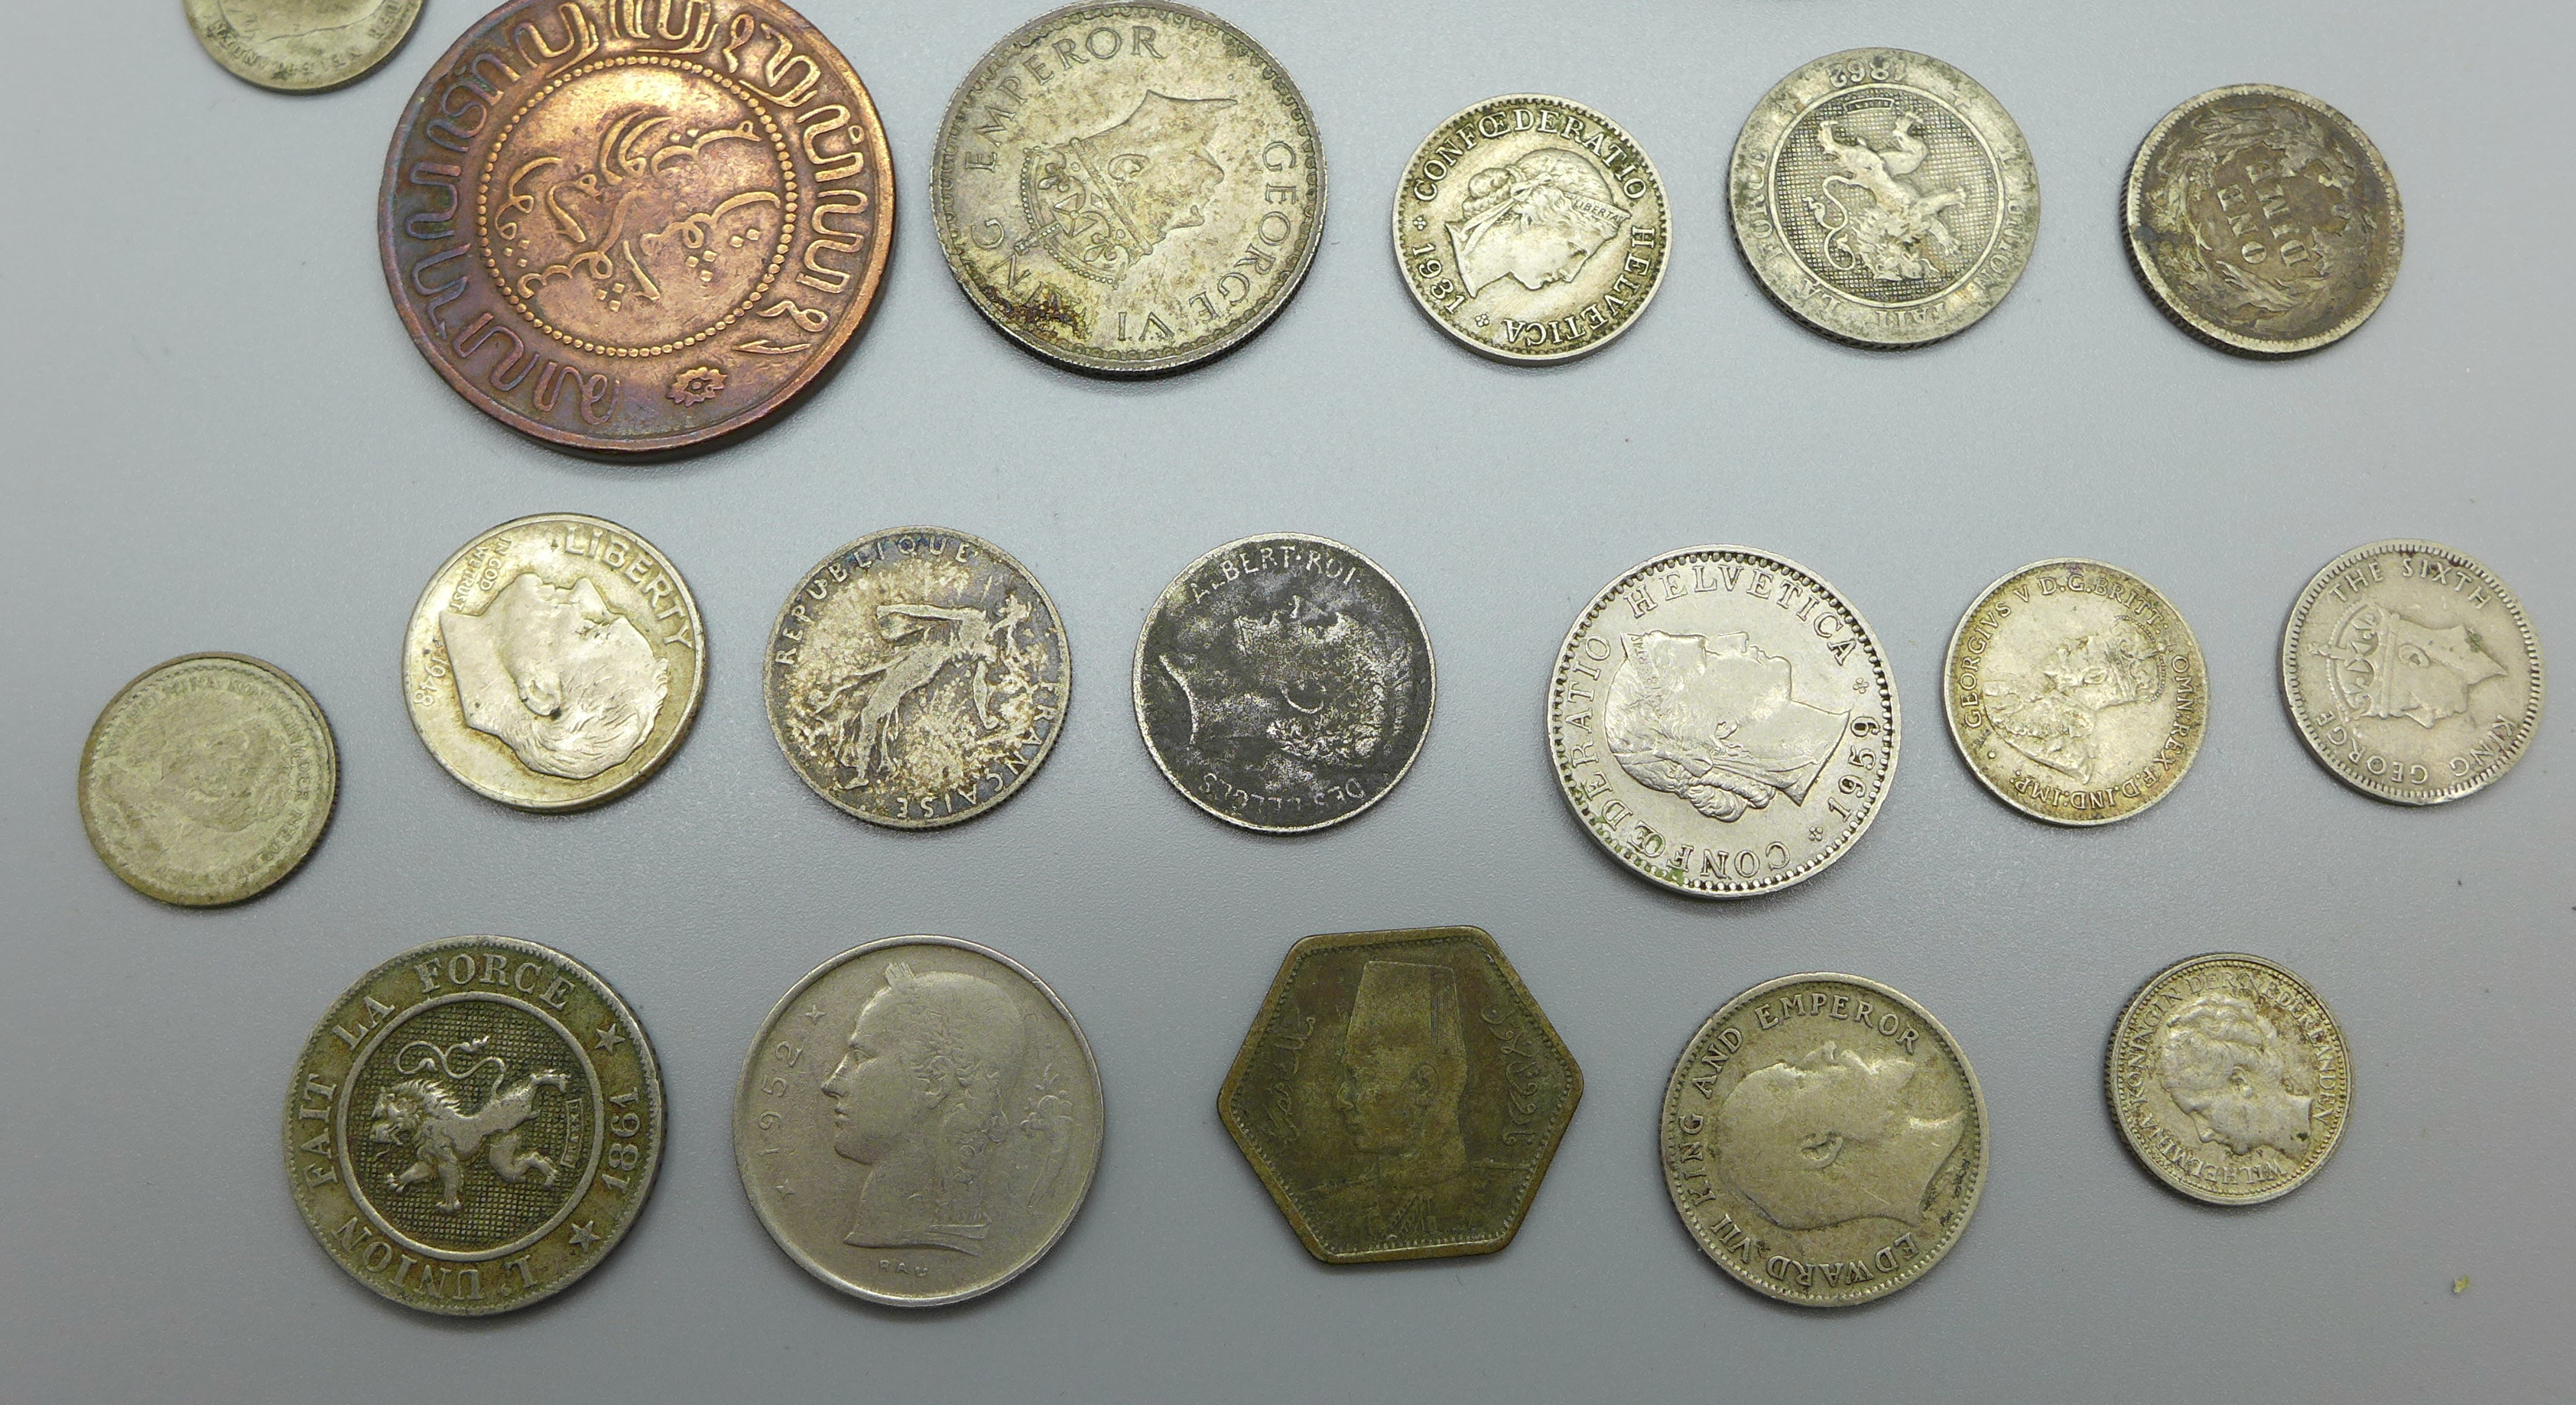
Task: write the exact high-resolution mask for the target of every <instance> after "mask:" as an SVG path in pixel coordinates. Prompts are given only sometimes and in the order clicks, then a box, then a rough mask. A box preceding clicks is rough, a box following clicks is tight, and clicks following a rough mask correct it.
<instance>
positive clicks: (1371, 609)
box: [1135, 532, 1435, 834]
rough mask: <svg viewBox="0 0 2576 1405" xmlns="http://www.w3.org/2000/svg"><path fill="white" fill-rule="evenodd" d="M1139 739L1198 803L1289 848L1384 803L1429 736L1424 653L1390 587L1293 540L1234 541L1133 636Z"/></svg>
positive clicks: (1415, 622)
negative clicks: (1305, 835) (1286, 841)
mask: <svg viewBox="0 0 2576 1405" xmlns="http://www.w3.org/2000/svg"><path fill="white" fill-rule="evenodd" d="M1135 690H1136V726H1137V728H1138V729H1139V730H1141V731H1142V732H1143V733H1144V734H1145V750H1147V751H1148V752H1150V753H1152V754H1153V757H1154V764H1155V765H1156V766H1158V767H1160V768H1162V772H1163V777H1164V779H1166V780H1169V781H1170V782H1171V783H1172V785H1173V786H1174V787H1175V788H1177V789H1178V790H1179V791H1180V792H1181V794H1183V795H1186V796H1188V797H1189V799H1190V803H1191V804H1194V805H1196V806H1198V807H1199V808H1200V809H1202V810H1205V811H1207V812H1208V813H1209V814H1211V815H1214V816H1216V817H1217V818H1218V819H1221V820H1224V821H1225V822H1226V823H1228V824H1236V825H1241V826H1243V827H1244V828H1245V829H1258V830H1264V831H1267V832H1269V833H1273V834H1294V833H1298V832H1300V831H1304V830H1310V829H1322V828H1323V827H1324V826H1326V825H1331V824H1339V823H1341V822H1342V821H1343V820H1346V819H1349V818H1350V817H1351V816H1353V815H1356V814H1358V813H1359V812H1360V811H1362V810H1365V809H1367V808H1368V807H1370V806H1371V805H1374V804H1376V803H1377V802H1378V801H1379V800H1380V799H1381V798H1383V797H1384V796H1385V795H1386V793H1387V792H1388V791H1390V790H1393V789H1394V788H1395V783H1396V782H1397V781H1400V780H1402V779H1404V773H1405V771H1406V770H1408V769H1409V768H1411V766H1412V765H1413V758H1414V757H1415V756H1416V755H1417V754H1419V753H1420V752H1421V750H1422V740H1423V737H1424V736H1425V735H1426V734H1427V733H1428V732H1429V731H1430V728H1431V705H1432V699H1433V695H1434V692H1435V689H1434V687H1433V678H1432V666H1431V640H1430V638H1429V636H1427V635H1426V634H1425V633H1424V632H1423V628H1422V617H1421V616H1420V615H1419V614H1416V613H1415V612H1414V609H1413V601H1412V600H1411V599H1410V598H1409V597H1407V596H1406V595H1405V593H1404V588H1403V587H1401V586H1399V585H1397V584H1396V583H1395V578H1394V577H1392V576H1389V575H1388V574H1387V573H1386V572H1384V571H1382V570H1379V569H1378V566H1377V563H1376V562H1374V561H1371V560H1369V559H1368V558H1367V557H1365V556H1362V555H1360V554H1359V553H1358V552H1356V551H1353V550H1351V549H1350V548H1349V547H1347V546H1344V545H1342V544H1341V543H1340V542H1337V541H1329V540H1327V539H1325V538H1323V537H1310V536H1305V535H1302V534H1300V533H1296V532H1277V533H1273V534H1270V535H1268V536H1259V537H1245V538H1243V539H1242V540H1241V541H1232V542H1227V543H1226V544H1225V545H1223V546H1221V547H1218V548H1217V549H1216V550H1214V551H1211V552H1209V553H1208V554H1207V555H1205V556H1202V557H1200V558H1199V559H1198V560H1196V561H1194V562H1192V563H1190V568H1189V569H1188V570H1186V571H1183V572H1181V574H1180V575H1179V577H1177V578H1176V579H1174V580H1173V582H1172V583H1171V584H1170V585H1168V586H1165V587H1164V588H1163V593H1162V594H1161V595H1160V596H1159V597H1157V598H1156V599H1155V601H1154V607H1153V609H1151V610H1149V611H1147V612H1146V615H1145V628H1144V629H1143V631H1142V632H1140V633H1139V634H1138V635H1137V636H1136V669H1135Z"/></svg>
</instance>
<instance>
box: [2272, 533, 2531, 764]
mask: <svg viewBox="0 0 2576 1405" xmlns="http://www.w3.org/2000/svg"><path fill="white" fill-rule="evenodd" d="M2543 683H2544V680H2543V678H2542V676H2541V663H2540V636H2539V635H2537V634H2534V633H2533V632H2532V629H2531V619H2530V617H2529V616H2527V615H2525V614H2523V612H2522V602H2521V601H2519V600H2516V599H2515V598H2514V596H2513V592H2512V591H2510V590H2507V589H2505V585H2504V582H2503V581H2500V580H2498V579H2496V575H2495V572H2493V571H2490V570H2488V569H2487V568H2486V567H2485V566H2484V565H2482V564H2480V563H2479V562H2478V561H2477V559H2476V558H2474V557H2471V556H2468V555H2466V554H2465V553H2462V552H2457V551H2453V550H2452V549H2451V548H2449V547H2447V546H2437V545H2435V544H2434V543H2432V542H2423V541H2384V542H2372V543H2370V544H2369V545H2368V546H2357V547H2354V548H2353V549H2352V550H2350V551H2347V552H2345V553H2344V554H2343V555H2341V556H2338V557H2336V558H2335V559H2334V560H2333V561H2332V562H2329V563H2328V564H2327V566H2326V568H2325V569H2324V570H2322V571H2319V572H2317V574H2316V579H2314V580H2311V581H2309V582H2308V588H2307V589H2305V590H2302V591H2300V592H2299V599H2298V603H2297V604H2295V605H2292V606H2291V607H2290V624H2289V628H2287V629H2286V630H2284V631H2282V634H2281V692H2282V694H2283V696H2285V697H2287V698H2288V699H2289V703H2290V720H2291V721H2292V722H2294V723H2296V724H2297V725H2298V728H2299V735H2300V736H2301V737H2302V738H2304V739H2306V741H2307V743H2308V750H2310V751H2312V752H2315V753H2316V757H2317V759H2318V760H2319V761H2322V762H2324V763H2325V767H2326V769H2327V770H2329V771H2332V772H2334V773H2335V774H2336V775H2337V776H2340V777H2342V778H2343V779H2344V780H2345V781H2346V782H2348V783H2350V784H2351V785H2352V786H2353V787H2354V788H2355V789H2358V790H2362V791H2366V792H2368V793H2369V794H2372V795H2376V796H2378V797H2379V798H2380V799H2382V800H2394V801H2396V802H2398V803H2399V804H2402V805H2433V804H2438V803H2440V802H2442V801H2445V800H2457V799H2459V798H2460V797H2461V796H2463V795H2468V794H2471V793H2473V792H2475V791H2479V790H2483V789H2485V788H2486V787H2487V785H2489V784H2490V783H2492V782H2493V781H2494V780H2495V779H2496V777H2498V776H2501V775H2503V774H2504V773H2505V772H2506V771H2509V770H2511V769H2513V763H2514V762H2516V761H2518V760H2520V759H2522V752H2523V748H2525V747H2527V746H2529V745H2530V744H2531V738H2532V735H2533V734H2534V733H2535V732H2537V731H2538V730H2539V729H2540V705H2541V701H2542V698H2543V695H2544V688H2543Z"/></svg>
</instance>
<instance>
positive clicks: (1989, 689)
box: [1941, 558, 2209, 825]
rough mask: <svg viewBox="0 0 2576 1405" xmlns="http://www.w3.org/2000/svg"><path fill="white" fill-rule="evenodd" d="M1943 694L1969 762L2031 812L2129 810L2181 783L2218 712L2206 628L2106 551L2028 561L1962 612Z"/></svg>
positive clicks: (2088, 820)
mask: <svg viewBox="0 0 2576 1405" xmlns="http://www.w3.org/2000/svg"><path fill="white" fill-rule="evenodd" d="M1941 705H1942V708H1943V710H1944V711H1945V712H1947V713H1948V715H1949V719H1950V739H1951V740H1952V741H1954V742H1956V743H1958V745H1959V755H1960V756H1961V757H1962V758H1964V759H1965V760H1966V761H1967V763H1968V771H1969V773H1970V774H1972V775H1974V776H1975V777H1976V778H1977V780H1978V781H1979V782H1980V783H1982V784H1983V785H1984V786H1985V788H1986V789H1988V790H1990V791H1993V792H1994V794H1995V798H1996V799H1998V800H2001V801H2003V802H2004V803H2005V804H2007V805H2010V806H2012V807H2013V808H2014V809H2016V810H2019V811H2021V812H2022V813H2023V814H2025V815H2028V816H2030V817H2031V818H2033V819H2039V820H2047V821H2049V822H2050V823H2052V824H2069V825H2093V824H2109V823H2111V822H2112V821H2113V820H2125V819H2127V818H2129V817H2130V816H2131V815H2134V814H2137V813H2139V812H2140V811H2142V810H2144V809H2146V808H2147V807H2148V806H2150V805H2153V804H2155V803H2156V802H2157V801H2159V800H2162V799H2164V798H2165V796H2166V795H2167V794H2169V793H2171V792H2172V790H2173V788H2174V787H2175V786H2177V785H2179V784H2181V783H2182V777H2183V772H2185V771H2188V770H2190V769H2191V763H2192V758H2194V757H2196V756H2198V755H2199V754H2200V739H2201V735H2202V733H2203V732H2204V731H2205V730H2206V729H2207V728H2208V726H2209V668H2208V665H2207V664H2206V663H2204V662H2203V661H2202V660H2201V656H2200V642H2199V641H2198V640H2196V639H2194V638H2193V637H2192V633H2191V626H2189V625H2187V624H2185V623H2183V619H2182V615H2181V613H2180V612H2179V611H2177V610H2175V609H2174V607H2173V602H2172V601H2170V600H2167V599H2165V597H2164V596H2163V595H2161V594H2159V593H2158V592H2157V590H2156V588H2155V587H2154V586H2151V585H2149V584H2147V583H2146V582H2145V581H2142V580H2140V579H2138V578H2137V577H2136V576H2133V575H2130V574H2129V573H2128V572H2126V571H2123V570H2120V569H2118V568H2116V567H2112V566H2105V565H2103V564H2102V563H2101V562H2099V561H2084V560H2079V559H2075V558H2064V559H2060V560H2055V561H2040V562H2036V563H2034V564H2032V565H2028V566H2024V567H2022V568H2021V569H2020V570H2018V571H2015V572H2013V573H2012V574H2011V575H2008V576H2006V577H2004V578H2003V579H2002V580H1999V581H1997V582H1995V583H1994V584H1993V585H1990V586H1988V587H1986V592H1985V594H1983V595H1980V596H1978V597H1977V601H1976V603H1975V604H1973V605H1970V606H1969V607H1968V612H1967V613H1966V614H1964V615H1961V616H1960V617H1959V627H1958V628H1957V629H1956V630H1955V631H1953V632H1952V633H1951V635H1950V650H1949V653H1948V654H1947V655H1946V656H1945V657H1944V658H1943V660H1942V663H1941Z"/></svg>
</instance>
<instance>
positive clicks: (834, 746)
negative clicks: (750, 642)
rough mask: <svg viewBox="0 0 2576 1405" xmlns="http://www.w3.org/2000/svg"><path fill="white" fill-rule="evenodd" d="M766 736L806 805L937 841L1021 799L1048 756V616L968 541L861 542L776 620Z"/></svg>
mask: <svg viewBox="0 0 2576 1405" xmlns="http://www.w3.org/2000/svg"><path fill="white" fill-rule="evenodd" d="M762 668H763V671H764V673H765V675H766V678H765V680H764V686H763V687H762V690H761V691H762V694H763V696H764V697H765V698H766V700H767V702H768V704H769V730H770V733H771V735H773V736H775V737H777V738H778V748H779V750H781V751H783V752H785V753H787V764H789V765H791V766H793V767H795V768H796V774H797V775H798V776H799V777H801V778H803V780H804V782H805V784H807V785H809V786H812V787H813V788H814V793H815V794H817V795H820V796H822V797H823V798H824V799H826V800H829V801H831V802H832V803H833V804H834V805H835V806H838V807H839V808H840V809H841V810H843V811H845V812H846V813H849V814H852V815H856V816H858V817H859V818H860V819H863V820H866V821H868V822H869V823H871V824H881V825H889V826H892V827H894V828H896V829H935V828H937V827H939V826H941V825H950V824H956V823H958V822H959V821H961V820H970V819H973V818H974V817H976V816H977V815H980V814H982V813H984V812H985V811H987V810H990V809H992V808H993V807H994V806H996V805H999V804H1001V803H1002V802H1003V801H1005V800H1008V799H1010V798H1011V797H1012V796H1013V795H1016V794H1018V793H1019V789H1020V787H1021V786H1022V785H1024V784H1026V783H1027V781H1028V778H1029V777H1030V776H1031V775H1033V774H1035V773H1036V771H1037V769H1038V767H1039V766H1040V765H1042V764H1044V762H1045V761H1046V759H1047V753H1048V752H1050V751H1053V750H1054V749H1055V740H1056V737H1057V736H1058V735H1059V734H1060V733H1061V731H1062V730H1063V727H1064V717H1065V708H1066V706H1067V704H1068V702H1069V700H1070V699H1071V697H1072V691H1073V657H1072V650H1071V648H1070V646H1068V645H1067V643H1066V642H1065V634H1064V619H1063V617H1061V616H1059V615H1058V614H1056V612H1055V601H1054V600H1052V599H1050V598H1049V597H1048V595H1047V593H1046V588H1045V587H1043V586H1041V585H1039V584H1038V582H1037V577H1035V576H1032V575H1030V574H1029V572H1028V568H1027V567H1025V566H1022V565H1021V564H1020V563H1019V562H1017V561H1014V560H1012V559H1011V557H1010V555H1009V553H1007V552H1005V551H1003V550H1002V549H1001V548H1000V547H997V546H995V545H993V544H992V543H991V542H988V541H985V540H983V539H982V538H980V537H971V536H968V535H967V534H965V533H964V532H952V531H948V530H946V529H945V528H940V527H896V528H893V529H890V530H888V531H883V532H874V533H871V534H869V535H867V536H864V537H861V538H859V539H858V540H857V541H854V542H852V543H850V544H849V545H848V546H845V547H842V548H841V549H840V550H838V551H836V552H833V553H832V554H831V555H829V556H827V557H824V558H823V560H822V561H821V562H819V563H817V564H816V565H815V567H814V569H813V570H811V571H808V572H806V573H805V579H804V580H802V581H800V582H799V583H798V584H797V587H796V590H795V593H794V594H791V595H789V596H788V597H787V603H786V604H785V605H784V606H781V607H780V608H779V611H778V623H777V624H776V625H775V626H773V627H772V628H771V630H770V639H769V657H768V659H767V661H766V662H765V663H764V664H763V665H762Z"/></svg>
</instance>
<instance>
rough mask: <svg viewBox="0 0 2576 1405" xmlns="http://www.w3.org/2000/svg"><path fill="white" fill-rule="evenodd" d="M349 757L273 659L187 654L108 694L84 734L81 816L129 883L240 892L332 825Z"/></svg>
mask: <svg viewBox="0 0 2576 1405" xmlns="http://www.w3.org/2000/svg"><path fill="white" fill-rule="evenodd" d="M339 792H340V759H339V752H338V750H337V748H335V747H334V746H333V745H332V742H331V724H330V723H329V722H328V721H327V720H325V719H324V718H323V716H322V708H321V706H320V705H319V704H317V703H315V702H314V701H313V695H312V694H310V693H308V692H305V691H304V687H303V685H302V684H300V683H297V682H296V681H295V680H294V679H292V678H289V677H287V676H286V674H285V673H284V672H283V671H281V670H280V669H278V668H277V667H276V666H275V665H273V664H267V663H262V662H261V661H259V660H258V659H254V658H248V657H245V656H243V655H240V654H189V655H186V656H184V657H181V658H175V659H172V660H170V661H169V662H168V663H165V664H162V665H160V666H158V667H156V668H153V669H151V670H149V671H148V672H146V673H145V674H144V675H143V676H142V677H140V678H137V679H135V680H134V681H133V682H131V683H128V684H126V685H125V686H124V687H123V688H121V689H119V690H118V691H117V694H116V696H115V697H113V698H110V699H108V703H107V706H106V707H105V708H102V709H101V710H100V711H99V714H98V721H97V722H96V723H95V724H93V725H92V726H91V727H90V729H89V740H88V742H87V743H85V744H84V745H83V746H82V747H81V759H80V816H81V827H82V828H83V829H85V830H87V831H88V832H89V843H90V847H91V848H92V849H95V850H97V851H98V857H99V861H100V862H102V863H104V864H106V865H107V867H108V871H109V872H111V873H114V874H115V875H116V876H117V877H119V878H122V879H124V880H125V881H126V883H127V884H129V885H131V886H132V887H133V889H134V890H135V891H136V892H138V893H142V894H145V895H146V896H149V897H155V898H159V899H160V900H161V901H163V902H165V903H176V904H178V905H180V906H182V907H213V906H217V905H220V904H223V903H237V902H240V901H242V900H244V899H246V898H252V897H256V896H258V895H259V894H261V893H264V892H266V891H268V889H269V887H270V885H272V884H274V883H276V882H277V881H278V880H279V879H281V878H284V877H285V876H286V875H288V874H289V873H292V872H294V871H295V866H296V865H297V864H300V863H302V862H304V856H305V855H306V854H309V853H311V852H313V846H314V844H315V843H317V842H318V841H320V839H321V838H322V828H323V826H324V825H326V824H328V823H329V822H330V819H331V802H332V801H333V800H334V799H335V798H337V796H338V795H339Z"/></svg>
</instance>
